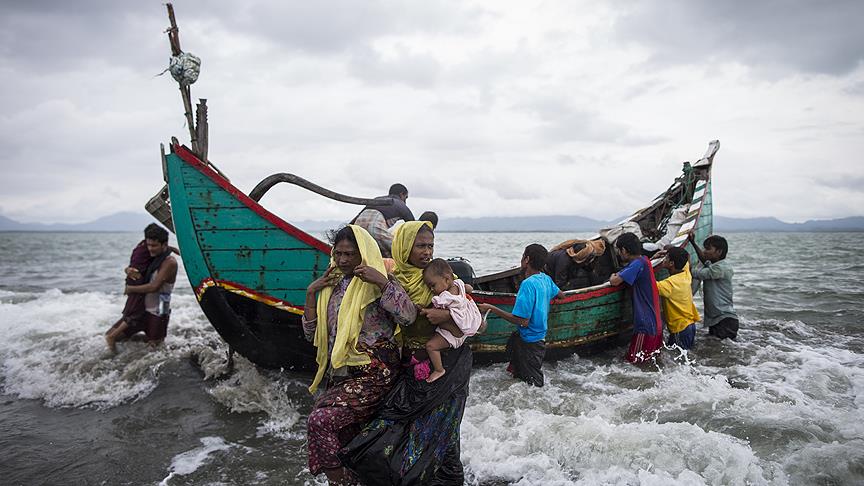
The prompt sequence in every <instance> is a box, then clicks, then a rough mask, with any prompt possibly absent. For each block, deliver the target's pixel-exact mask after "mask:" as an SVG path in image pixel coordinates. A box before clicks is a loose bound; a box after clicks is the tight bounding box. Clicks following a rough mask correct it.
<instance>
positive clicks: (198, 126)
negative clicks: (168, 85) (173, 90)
mask: <svg viewBox="0 0 864 486" xmlns="http://www.w3.org/2000/svg"><path fill="white" fill-rule="evenodd" d="M165 7H166V8H167V9H168V20H169V21H170V22H171V27H168V29H167V30H166V31H165V32H166V33H167V34H168V41H169V42H170V43H171V58H172V64H173V61H174V60H179V59H181V57H182V56H183V55H184V52H183V50H182V49H181V48H180V29H179V28H177V20H176V19H175V17H174V5H172V4H170V3H166V4H165ZM192 57H194V56H192ZM195 59H196V60H197V58H195ZM173 75H174V73H173V72H172V76H173ZM174 79H176V80H177V84H178V86H179V87H180V97H181V98H182V99H183V110H184V115H185V117H186V125H187V126H188V127H189V141H190V144H191V145H192V151H193V152H195V154H196V155H198V157H199V158H200V159H201V160H202V161H205V162H206V161H207V145H208V143H207V134H208V131H209V130H208V127H207V100H206V99H200V100H199V103H198V105H197V113H196V114H195V116H194V117H193V114H192V93H191V90H190V87H189V86H190V85H191V84H192V83H194V82H195V79H197V74H196V76H195V79H191V80H188V79H185V78H180V79H178V77H177V76H174ZM196 119H197V123H196Z"/></svg>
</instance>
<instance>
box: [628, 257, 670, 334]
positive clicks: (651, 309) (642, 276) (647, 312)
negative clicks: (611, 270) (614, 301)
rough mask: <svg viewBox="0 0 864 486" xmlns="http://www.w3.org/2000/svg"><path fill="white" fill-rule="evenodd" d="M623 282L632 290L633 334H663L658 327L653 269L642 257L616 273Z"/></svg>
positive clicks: (658, 306) (657, 301)
mask: <svg viewBox="0 0 864 486" xmlns="http://www.w3.org/2000/svg"><path fill="white" fill-rule="evenodd" d="M618 276H619V277H621V279H622V280H624V282H626V283H627V285H629V286H630V287H631V288H632V289H633V332H636V333H642V334H647V335H649V336H657V335H658V334H659V333H662V332H663V329H662V328H661V327H660V323H661V322H662V321H661V320H660V316H659V315H658V314H657V313H658V311H659V309H660V296H659V294H658V293H657V281H656V280H654V269H652V268H651V262H650V261H649V260H648V259H647V258H645V257H644V256H643V257H641V258H637V259H635V260H633V261H632V262H630V263H629V264H628V265H627V266H626V267H624V269H623V270H621V271H620V272H618Z"/></svg>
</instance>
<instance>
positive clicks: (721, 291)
mask: <svg viewBox="0 0 864 486" xmlns="http://www.w3.org/2000/svg"><path fill="white" fill-rule="evenodd" d="M688 239H689V241H690V244H691V245H693V249H694V250H695V251H696V256H698V257H699V261H701V262H702V266H701V267H699V268H697V269H695V270H693V280H694V282H695V283H696V286H697V288H698V285H699V283H701V284H702V298H703V299H704V302H705V316H704V321H703V322H704V325H706V326H708V335H709V336H714V337H716V338H718V339H727V338H728V339H731V340H733V341H735V340H736V339H737V337H738V326H739V324H738V314H737V313H736V312H735V306H734V305H733V304H732V276H733V275H734V274H735V272H734V271H733V270H732V265H731V264H729V262H727V261H726V254H727V253H728V252H729V243H727V242H726V238H723V237H722V236H718V235H712V236H709V237H708V238H705V241H704V242H703V243H702V245H703V246H704V247H705V248H704V249H701V248H699V245H697V244H696V241H695V240H694V238H693V233H690V235H689V236H688Z"/></svg>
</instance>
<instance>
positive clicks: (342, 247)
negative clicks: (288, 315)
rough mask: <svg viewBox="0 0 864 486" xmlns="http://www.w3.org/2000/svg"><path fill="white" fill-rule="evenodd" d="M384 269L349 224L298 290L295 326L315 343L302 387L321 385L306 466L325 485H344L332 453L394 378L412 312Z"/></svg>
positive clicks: (370, 242)
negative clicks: (301, 292)
mask: <svg viewBox="0 0 864 486" xmlns="http://www.w3.org/2000/svg"><path fill="white" fill-rule="evenodd" d="M385 275H386V272H385V271H384V262H383V260H382V258H381V252H380V250H379V249H378V244H377V243H376V242H375V240H374V239H373V238H372V236H370V235H369V233H368V232H367V231H366V230H364V229H363V228H361V227H359V226H355V225H349V226H346V227H345V228H342V229H341V230H340V231H339V232H337V233H336V236H335V238H334V241H333V249H332V252H331V258H330V266H329V267H328V268H327V270H326V271H325V272H324V275H323V276H322V277H321V278H319V279H317V280H315V281H314V282H312V283H311V284H309V287H308V289H307V291H306V309H305V313H304V314H303V330H304V332H305V334H306V338H307V339H309V340H311V341H312V342H313V343H314V344H315V346H316V347H317V348H318V354H317V356H316V362H317V363H318V372H317V373H316V374H315V379H314V380H313V382H312V385H311V386H310V387H309V391H310V392H312V393H313V394H314V393H315V392H316V391H317V389H318V386H319V385H320V384H321V383H322V381H326V384H327V385H326V388H325V389H324V391H323V392H321V393H320V394H319V395H318V396H317V398H316V400H315V404H314V406H313V409H312V412H311V413H310V414H309V420H308V424H307V433H308V448H309V471H310V472H311V473H312V474H313V475H318V474H320V473H322V472H323V473H324V474H326V475H327V478H328V480H329V481H330V484H351V481H352V478H351V477H350V474H349V473H347V472H346V471H345V468H344V467H343V466H342V463H341V462H340V460H339V458H338V457H337V455H336V454H337V452H338V451H339V449H340V448H341V447H342V446H344V445H345V444H346V443H347V442H348V441H349V440H351V438H353V437H354V435H356V434H357V432H359V430H360V427H361V426H362V425H363V424H365V423H367V422H368V421H369V419H371V418H372V416H373V415H374V413H375V412H376V411H377V410H378V408H379V407H380V404H381V401H382V399H383V398H384V397H385V395H386V394H387V392H389V391H390V389H391V388H392V386H393V384H394V383H395V381H396V377H397V376H398V367H399V345H398V344H397V339H396V338H397V334H398V333H399V326H400V325H407V324H410V323H412V322H413V321H414V320H415V319H416V317H417V309H416V306H415V305H414V304H413V303H412V302H411V300H410V298H409V297H408V294H407V293H406V292H405V290H404V289H403V288H402V287H401V286H400V285H399V284H398V283H397V282H395V281H394V280H390V279H388V278H387V277H386V276H385ZM325 375H326V376H325ZM325 378H326V379H325Z"/></svg>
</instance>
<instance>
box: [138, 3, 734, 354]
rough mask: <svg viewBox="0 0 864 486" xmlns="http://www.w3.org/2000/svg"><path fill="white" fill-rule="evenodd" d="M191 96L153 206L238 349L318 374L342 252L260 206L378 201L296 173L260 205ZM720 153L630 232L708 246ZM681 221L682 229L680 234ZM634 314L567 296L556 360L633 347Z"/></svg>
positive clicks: (584, 296)
mask: <svg viewBox="0 0 864 486" xmlns="http://www.w3.org/2000/svg"><path fill="white" fill-rule="evenodd" d="M168 9H169V16H170V18H171V24H172V27H171V28H170V29H169V30H168V33H169V37H170V39H171V46H172V52H173V54H174V55H175V56H176V55H178V53H180V52H181V51H180V43H179V38H178V37H177V32H178V31H177V27H176V24H175V22H174V18H173V10H172V7H171V6H170V4H169V5H168ZM196 74H197V73H196ZM180 91H181V95H182V97H183V101H184V108H185V109H186V118H187V125H188V127H189V131H190V139H191V145H192V147H191V148H189V147H186V146H184V145H181V144H180V143H179V142H177V140H176V139H172V143H171V145H170V151H169V153H165V150H164V148H163V151H162V167H163V175H164V179H165V182H166V183H167V185H166V187H164V188H163V189H162V190H161V191H160V192H159V193H158V194H157V195H156V196H154V197H153V198H152V199H151V200H150V201H149V202H148V203H147V206H146V207H147V209H148V211H150V212H151V214H153V215H154V216H155V217H156V218H157V219H158V220H160V221H161V222H162V223H163V224H165V225H166V226H167V227H169V228H170V229H172V230H173V231H174V232H175V234H176V237H177V242H178V245H179V247H180V251H181V254H182V259H183V264H184V266H185V269H186V275H187V276H188V278H189V283H190V285H191V286H192V289H193V290H194V292H195V296H196V297H197V299H198V302H199V304H200V306H201V309H202V310H203V311H204V314H205V315H206V316H207V319H208V320H209V321H210V323H211V324H212V325H213V327H214V328H215V329H216V331H217V332H218V333H219V335H220V336H221V337H222V338H223V339H224V340H225V342H226V343H228V345H229V347H230V349H231V350H233V351H236V352H237V353H239V354H241V355H242V356H244V357H246V358H248V359H249V360H250V361H252V362H253V363H255V364H257V365H259V366H262V367H266V368H287V369H305V368H311V367H313V365H314V363H315V352H314V348H313V347H312V346H311V345H310V344H309V343H308V342H307V341H306V340H305V339H304V336H303V331H302V326H301V316H302V314H303V305H304V302H305V292H306V287H307V285H308V284H309V283H310V282H311V281H312V280H314V279H316V278H318V277H319V276H321V274H322V273H323V272H324V270H325V269H326V268H327V265H328V263H329V258H330V257H329V253H330V247H329V245H328V244H326V243H324V242H322V241H320V240H319V239H317V238H316V237H314V236H312V235H310V234H308V233H306V232H304V231H303V230H301V229H299V228H297V227H296V226H294V225H292V224H291V223H290V222H288V221H285V220H284V219H283V218H281V217H280V216H278V215H276V214H274V213H272V212H270V211H268V210H267V209H266V208H265V207H263V206H262V205H261V204H259V203H258V201H259V200H260V199H261V196H263V195H264V193H266V191H267V190H269V189H270V188H271V187H272V186H273V185H274V184H277V183H280V182H287V183H292V184H296V185H300V186H302V187H304V188H306V189H309V190H312V191H314V192H316V193H318V194H321V195H323V196H326V197H329V198H332V199H336V200H339V201H343V202H348V203H353V204H370V203H372V201H371V200H369V199H360V198H355V197H350V196H344V195H341V194H337V193H334V192H332V191H328V190H326V189H324V188H321V187H319V186H316V185H314V184H312V183H310V182H308V181H305V180H304V179H302V178H299V177H297V176H294V175H291V174H276V175H273V176H270V177H268V178H266V179H264V180H263V181H262V182H261V183H260V184H258V186H257V187H256V188H255V189H253V191H251V192H250V193H249V194H248V195H247V194H245V193H243V192H242V191H240V190H239V189H237V188H236V187H235V186H234V185H232V184H231V182H230V181H229V180H228V178H227V177H225V175H223V174H222V173H221V172H220V171H219V170H218V169H217V168H216V167H215V166H214V165H213V164H211V163H210V162H209V161H208V160H207V132H208V130H207V107H206V104H205V103H204V102H203V100H202V103H200V104H199V105H198V112H197V117H196V120H193V119H192V108H191V101H190V93H189V85H188V83H184V82H180ZM196 121H197V123H196ZM718 148H719V142H717V141H714V142H711V143H710V144H709V148H708V151H707V153H706V154H705V156H704V157H702V158H701V159H699V160H698V161H697V162H696V163H694V164H692V165H691V164H689V163H685V164H684V169H683V171H682V173H681V175H680V176H678V177H677V178H676V179H675V181H674V182H673V183H672V185H671V186H670V187H669V188H668V189H667V190H666V191H664V192H663V193H662V194H660V195H659V196H658V197H657V198H656V199H655V200H654V201H652V202H651V203H650V204H649V205H648V206H646V207H645V208H643V209H640V210H638V211H636V212H635V213H633V215H632V216H630V217H628V218H626V219H625V220H623V221H622V222H621V224H622V225H624V224H627V225H630V226H633V225H635V226H638V228H639V229H640V230H641V232H642V234H643V236H644V241H646V242H656V241H661V239H662V238H663V237H664V236H665V237H666V238H667V241H666V242H668V243H671V244H673V245H677V246H682V247H684V246H686V244H687V235H688V234H690V233H693V234H694V235H695V236H696V238H697V239H698V240H699V241H701V239H702V238H705V237H706V236H708V235H709V234H710V233H711V231H712V210H711V167H712V163H713V159H714V155H715V153H716V152H717V150H718ZM673 215H678V216H680V218H679V219H681V221H677V222H675V223H674V224H672V223H670V220H672V218H673ZM441 237H443V236H439V238H441ZM602 237H603V235H602V234H598V235H597V236H596V237H595V238H602ZM606 248H607V250H606V253H605V254H604V255H603V256H602V257H601V264H602V265H603V268H605V269H606V270H607V271H608V272H609V273H611V272H612V271H614V270H617V269H618V268H619V267H620V265H619V263H618V262H617V261H616V257H615V254H614V252H613V251H612V245H606ZM518 256H519V255H514V259H516V258H518ZM519 280H520V278H519V270H518V269H510V270H506V271H503V272H499V273H495V274H492V275H486V276H481V277H477V278H475V279H474V286H475V288H476V291H475V294H474V295H475V298H476V300H477V301H478V302H488V303H492V304H495V305H497V306H500V307H502V308H511V307H512V305H513V303H514V301H515V292H516V290H517V287H518V283H519ZM630 315H631V311H630V306H629V301H628V299H626V298H625V291H624V289H622V288H620V287H610V286H609V284H608V283H607V284H604V285H598V286H595V287H588V288H583V289H576V290H571V291H568V292H566V297H565V298H564V299H563V300H561V301H556V302H555V303H554V304H553V306H552V309H550V318H549V333H548V335H547V348H548V351H547V356H548V358H549V359H555V358H558V357H561V356H563V355H566V354H569V353H571V352H573V351H576V350H579V349H581V348H583V347H585V346H591V345H598V344H601V343H608V342H610V340H612V341H614V340H615V339H616V338H619V337H622V336H625V335H626V334H627V333H628V331H629V329H630V322H629V321H630ZM512 330H513V326H512V325H511V324H508V323H506V322H505V321H503V320H502V319H499V318H497V317H494V316H490V318H489V326H488V329H487V332H486V333H485V334H483V335H480V336H475V337H474V338H472V339H471V341H470V343H471V347H472V349H473V350H474V351H475V361H477V362H483V361H498V360H501V359H503V358H504V346H505V343H506V341H507V338H508V336H509V335H510V333H511V332H512Z"/></svg>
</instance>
